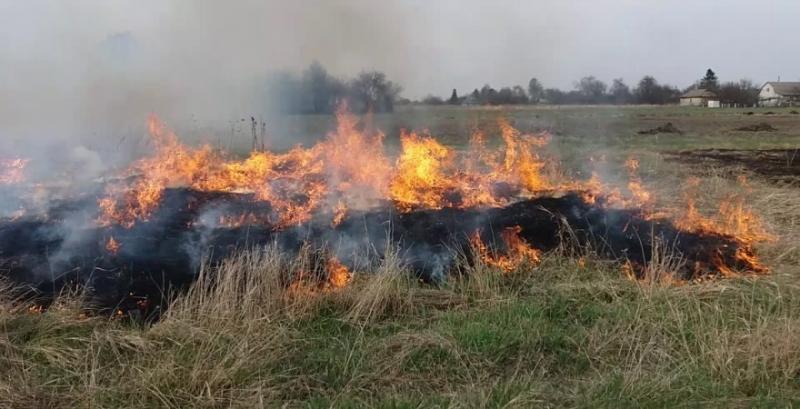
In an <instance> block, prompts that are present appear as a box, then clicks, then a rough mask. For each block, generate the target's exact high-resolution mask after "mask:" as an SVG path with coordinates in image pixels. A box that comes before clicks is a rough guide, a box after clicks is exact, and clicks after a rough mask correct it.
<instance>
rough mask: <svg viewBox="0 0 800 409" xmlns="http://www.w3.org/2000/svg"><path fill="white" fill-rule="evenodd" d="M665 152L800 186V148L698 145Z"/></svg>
mask: <svg viewBox="0 0 800 409" xmlns="http://www.w3.org/2000/svg"><path fill="white" fill-rule="evenodd" d="M664 156H665V158H666V159H667V160H673V161H678V162H683V163H687V164H690V165H697V166H704V167H708V166H714V167H722V168H724V169H728V170H730V171H732V172H740V171H741V170H744V171H747V172H750V173H752V174H755V175H759V176H762V177H764V178H765V179H767V180H768V181H770V182H773V183H777V184H779V185H791V186H795V187H800V148H796V149H696V150H683V151H670V152H665V153H664Z"/></svg>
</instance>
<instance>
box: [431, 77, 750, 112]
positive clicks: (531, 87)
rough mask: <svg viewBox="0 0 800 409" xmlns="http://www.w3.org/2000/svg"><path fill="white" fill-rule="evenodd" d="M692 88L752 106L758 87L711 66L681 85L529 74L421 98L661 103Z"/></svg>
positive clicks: (498, 102) (434, 101) (495, 102)
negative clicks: (563, 82) (562, 83)
mask: <svg viewBox="0 0 800 409" xmlns="http://www.w3.org/2000/svg"><path fill="white" fill-rule="evenodd" d="M692 89H706V90H709V91H712V92H714V93H715V94H716V95H717V97H718V98H719V100H720V102H722V103H723V104H735V105H742V106H752V105H755V104H756V103H757V102H758V92H759V88H758V87H756V86H755V85H754V84H753V82H752V81H750V80H747V79H742V80H739V81H736V82H725V83H722V84H720V83H719V81H718V79H717V77H716V74H715V73H714V72H713V70H711V69H709V70H707V71H706V75H705V76H704V77H703V78H702V79H700V80H698V81H697V82H695V83H694V84H692V85H690V86H689V87H687V88H684V89H682V90H681V89H678V88H677V87H675V86H672V85H668V84H661V83H659V82H658V80H656V79H655V78H654V77H652V76H650V75H646V76H644V77H643V78H642V79H641V80H639V82H638V83H637V84H636V86H635V87H634V88H631V87H629V86H628V85H627V84H626V83H625V81H624V80H623V79H622V78H616V79H614V80H613V81H612V82H611V85H610V86H609V85H608V84H607V83H605V82H603V81H601V80H599V79H597V78H595V77H594V76H586V77H583V78H581V79H580V80H578V81H575V83H574V88H573V89H572V90H569V91H563V90H561V89H558V88H545V87H544V86H543V85H542V83H541V82H539V80H538V79H536V78H531V80H530V81H529V82H528V87H527V89H526V88H523V87H522V86H519V85H515V86H512V87H503V88H500V89H499V90H498V89H495V88H493V87H491V86H490V85H488V84H487V85H484V86H483V87H482V88H480V89H477V88H476V89H475V90H473V91H472V93H470V94H467V95H463V96H459V95H458V92H457V91H456V90H455V89H454V90H453V92H452V94H451V95H450V98H449V99H446V100H445V99H443V98H440V97H438V96H433V95H431V96H427V97H425V98H424V99H422V100H421V101H420V103H422V104H428V105H444V104H451V105H462V104H468V105H519V104H541V103H546V104H554V105H569V104H589V105H592V104H618V105H622V104H650V105H664V104H674V103H677V102H678V100H679V99H680V97H681V95H683V94H684V93H686V92H688V91H690V90H692Z"/></svg>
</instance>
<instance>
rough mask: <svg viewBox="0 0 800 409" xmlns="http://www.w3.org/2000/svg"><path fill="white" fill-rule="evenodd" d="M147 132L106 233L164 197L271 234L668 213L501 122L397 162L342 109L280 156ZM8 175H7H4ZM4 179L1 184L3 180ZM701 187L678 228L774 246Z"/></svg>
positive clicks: (105, 215) (632, 174)
mask: <svg viewBox="0 0 800 409" xmlns="http://www.w3.org/2000/svg"><path fill="white" fill-rule="evenodd" d="M148 130H149V132H150V135H151V139H152V146H153V154H152V155H151V156H148V157H146V158H143V159H140V160H138V161H136V162H134V163H133V164H132V165H131V166H130V167H129V168H128V169H127V170H126V171H125V172H124V174H123V176H125V177H126V178H125V179H122V181H121V182H118V183H115V184H110V185H108V187H107V190H106V193H105V195H104V197H103V198H101V199H100V200H99V208H100V214H99V216H98V218H97V221H98V223H99V224H100V225H102V226H110V225H119V226H123V227H127V228H131V227H133V226H134V225H135V224H136V223H138V222H146V221H148V220H150V218H151V217H152V216H153V214H154V212H155V211H156V210H157V208H158V207H159V205H160V203H161V202H162V201H163V200H164V197H163V195H164V192H165V190H166V189H168V188H172V187H186V188H191V189H194V190H197V191H205V192H231V193H249V194H251V195H252V196H253V198H254V200H255V201H257V202H263V204H264V208H263V209H264V211H263V212H254V213H244V214H225V215H221V216H219V224H220V225H223V226H240V225H249V224H265V225H269V226H270V227H271V228H276V229H281V228H288V227H291V226H294V225H298V224H300V223H304V222H307V221H309V220H311V219H312V217H314V216H315V215H317V214H328V215H330V217H331V221H332V224H333V225H334V226H337V225H339V224H340V223H341V222H342V221H343V220H344V219H345V217H347V214H349V213H351V212H352V211H353V210H363V209H369V208H371V207H375V206H378V205H380V204H381V203H386V202H390V203H393V204H394V206H395V207H396V208H397V210H399V211H400V212H409V211H412V210H415V209H441V208H449V207H450V208H470V207H498V206H505V205H507V204H509V203H511V202H513V201H516V200H519V199H521V198H530V197H535V196H536V195H540V194H542V193H544V192H557V191H567V190H579V191H581V192H582V197H583V198H584V200H586V201H587V202H588V203H591V204H598V205H602V206H612V207H620V208H637V209H639V210H641V213H642V214H643V215H644V217H646V218H651V219H652V218H656V217H662V216H664V215H665V214H667V213H664V212H658V213H657V212H656V211H655V208H656V199H655V196H654V195H653V194H652V193H651V192H650V191H648V190H647V189H646V188H645V186H644V183H643V181H642V180H641V178H640V176H639V168H640V163H639V161H638V160H637V159H635V158H632V157H631V158H629V159H628V160H627V161H626V162H625V167H626V168H627V173H628V183H627V189H619V188H614V187H609V186H606V185H605V184H603V183H602V182H601V181H600V178H599V177H598V176H597V175H596V174H593V175H592V177H591V179H589V180H585V181H576V180H573V179H571V178H569V177H564V176H558V175H555V174H554V173H557V172H550V171H551V170H553V168H552V167H550V166H549V165H551V164H552V162H549V161H547V160H546V159H544V158H542V157H541V156H540V152H541V150H542V148H543V147H545V146H546V144H547V143H548V141H549V136H548V135H546V134H543V135H529V134H523V133H521V132H520V131H519V130H517V129H515V128H514V127H513V126H511V124H510V123H508V122H507V121H500V123H499V130H500V133H499V136H500V138H499V141H498V145H499V148H497V149H495V148H493V146H494V145H491V144H490V143H489V142H488V141H487V138H486V135H485V134H483V133H481V132H476V133H474V134H473V136H472V139H471V141H470V144H469V146H468V147H467V148H466V149H463V150H459V149H454V148H452V147H449V146H447V145H445V144H443V143H442V142H440V141H438V140H436V139H435V138H434V137H432V136H431V135H429V134H427V133H417V132H410V131H403V132H401V135H400V144H401V149H400V152H399V154H398V156H397V157H396V158H389V157H388V156H387V155H386V154H385V151H384V146H383V141H384V135H383V134H382V133H380V132H377V131H376V132H370V131H367V130H363V129H360V127H359V123H358V120H357V118H356V117H355V116H353V115H351V114H349V113H348V112H347V110H346V106H342V107H341V108H340V109H339V111H338V112H337V127H336V129H335V130H334V131H332V132H330V133H329V134H327V135H326V138H325V139H324V140H322V141H321V142H319V143H317V144H315V145H313V146H311V147H301V146H297V147H295V148H293V149H291V150H289V151H287V152H282V153H279V152H270V151H265V150H259V151H254V152H251V153H250V155H249V156H247V157H245V158H241V159H238V158H231V157H229V156H228V155H226V154H225V153H223V152H217V151H215V150H214V149H212V148H211V147H209V146H200V147H196V148H193V147H189V146H186V145H183V144H181V143H180V142H179V140H178V137H177V136H176V135H175V133H173V132H172V131H170V130H168V129H167V128H166V127H165V126H164V125H163V124H162V123H161V122H160V121H158V119H157V118H155V117H151V118H150V120H149V121H148ZM2 163H3V164H5V163H6V162H2ZM15 163H16V165H15V167H14V169H21V168H24V162H15ZM2 166H5V168H3V167H0V169H6V168H9V165H2ZM20 172H21V171H20ZM4 174H8V171H7V170H6V171H5V173H4ZM16 178H18V176H17V177H15V179H16ZM8 179H9V178H8V177H7V176H6V177H5V178H4V179H0V181H5V180H8ZM742 183H743V185H744V183H745V182H744V181H742ZM698 185H699V180H696V179H691V180H690V181H689V184H688V188H687V189H686V190H685V192H684V197H685V200H686V204H687V205H686V210H685V211H683V212H682V213H681V214H680V218H679V219H678V222H677V226H678V227H679V228H680V229H681V230H684V231H691V232H704V233H713V234H718V235H725V236H731V237H735V238H736V239H737V240H738V241H740V242H741V243H744V244H746V245H748V246H749V245H750V244H752V243H755V242H758V241H763V240H768V239H770V237H771V236H770V235H769V234H768V233H767V232H766V230H765V229H764V228H763V227H762V225H761V222H760V220H759V219H758V217H757V216H756V215H755V214H754V213H753V212H752V210H750V209H749V208H748V207H747V206H745V202H744V196H743V195H741V194H737V195H731V197H729V198H726V200H724V201H722V202H721V204H720V207H719V211H718V214H717V216H716V217H706V216H704V215H702V214H701V213H700V211H699V210H698V208H697V205H696V203H695V196H696V193H697V190H698V189H699V186H698ZM601 198H602V200H599V199H601ZM519 232H520V229H511V230H508V231H504V232H502V236H503V237H502V238H503V240H504V241H505V243H506V247H507V249H508V251H507V254H504V255H502V256H496V255H492V254H489V253H482V254H481V256H482V258H484V259H485V261H487V263H489V264H493V265H497V266H498V267H500V268H502V269H504V270H509V269H513V268H514V266H515V265H517V264H518V263H519V262H520V260H522V259H529V260H532V261H536V260H538V259H539V257H540V254H539V252H538V250H536V249H533V248H531V247H530V246H528V245H527V243H525V242H524V240H522V239H520V238H519V236H518V234H519ZM474 244H475V246H476V248H477V249H478V250H480V249H481V248H483V249H484V250H486V248H485V246H484V247H481V246H480V245H482V243H477V242H476V243H474ZM479 244H480V245H479ZM112 248H113V247H112ZM109 251H111V249H109ZM112 253H113V252H112ZM749 256H750V255H749V254H742V255H741V256H737V257H739V258H740V259H741V260H740V261H741V263H742V265H743V266H748V267H752V268H756V266H757V260H755V259H752V260H751V259H748V257H749ZM720 270H722V269H720ZM337 276H339V275H338V273H337ZM342 276H345V275H342ZM337 282H340V281H338V280H337Z"/></svg>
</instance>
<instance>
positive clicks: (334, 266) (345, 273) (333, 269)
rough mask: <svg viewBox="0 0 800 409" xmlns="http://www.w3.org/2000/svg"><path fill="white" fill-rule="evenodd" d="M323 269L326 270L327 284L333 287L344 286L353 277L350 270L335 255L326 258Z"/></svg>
mask: <svg viewBox="0 0 800 409" xmlns="http://www.w3.org/2000/svg"><path fill="white" fill-rule="evenodd" d="M325 270H326V271H327V272H328V284H329V285H330V286H331V288H334V289H337V288H344V287H346V286H347V285H348V284H350V281H351V280H352V279H353V274H352V273H351V272H350V270H348V269H347V267H346V266H345V265H344V264H342V262H341V261H339V260H338V259H337V258H335V257H330V258H328V262H327V263H326V265H325Z"/></svg>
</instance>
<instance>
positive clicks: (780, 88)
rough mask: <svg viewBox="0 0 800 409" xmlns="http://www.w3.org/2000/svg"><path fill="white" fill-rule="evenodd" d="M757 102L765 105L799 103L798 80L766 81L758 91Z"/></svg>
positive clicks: (799, 87) (799, 88)
mask: <svg viewBox="0 0 800 409" xmlns="http://www.w3.org/2000/svg"><path fill="white" fill-rule="evenodd" d="M758 104H759V105H761V106H765V107H777V106H792V105H800V82H768V83H766V84H764V86H762V87H761V91H760V92H759V93H758Z"/></svg>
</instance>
